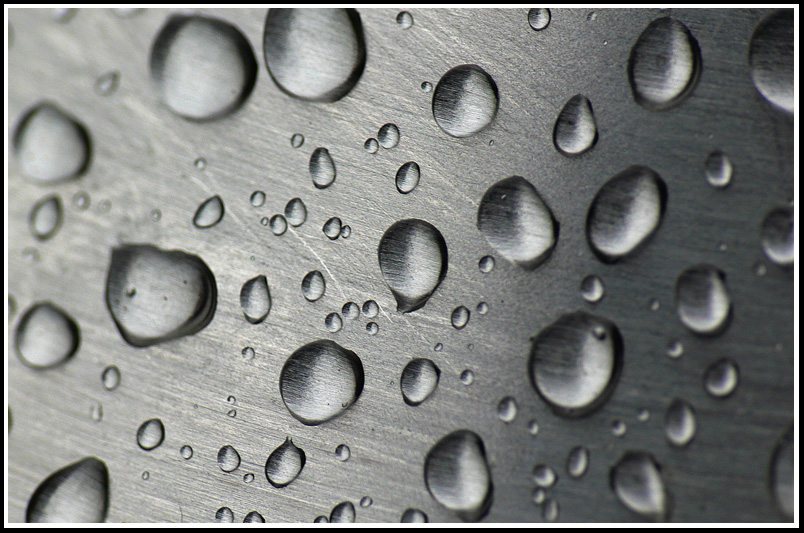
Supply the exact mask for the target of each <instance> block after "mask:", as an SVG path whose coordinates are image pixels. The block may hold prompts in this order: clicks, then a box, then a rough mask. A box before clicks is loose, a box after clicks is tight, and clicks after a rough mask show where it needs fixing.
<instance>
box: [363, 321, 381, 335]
mask: <svg viewBox="0 0 804 533" xmlns="http://www.w3.org/2000/svg"><path fill="white" fill-rule="evenodd" d="M379 331H380V326H379V325H378V324H377V323H376V322H369V323H368V324H366V332H367V333H368V334H369V335H376V334H377V332H379Z"/></svg>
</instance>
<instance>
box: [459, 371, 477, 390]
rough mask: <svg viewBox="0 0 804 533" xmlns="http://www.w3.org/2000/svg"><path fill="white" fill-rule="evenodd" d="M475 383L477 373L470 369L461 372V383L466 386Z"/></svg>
mask: <svg viewBox="0 0 804 533" xmlns="http://www.w3.org/2000/svg"><path fill="white" fill-rule="evenodd" d="M474 381H475V373H474V372H472V371H471V370H469V369H468V368H467V369H466V370H464V371H463V372H461V383H463V384H464V385H467V386H469V385H471V384H472V383H474Z"/></svg>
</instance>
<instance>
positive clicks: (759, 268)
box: [754, 261, 768, 278]
mask: <svg viewBox="0 0 804 533" xmlns="http://www.w3.org/2000/svg"><path fill="white" fill-rule="evenodd" d="M767 273H768V267H766V266H765V263H763V262H762V261H757V262H756V263H755V264H754V274H756V275H757V276H758V277H760V278H761V277H763V276H764V275H765V274H767Z"/></svg>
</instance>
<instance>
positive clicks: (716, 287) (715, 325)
mask: <svg viewBox="0 0 804 533" xmlns="http://www.w3.org/2000/svg"><path fill="white" fill-rule="evenodd" d="M676 311H677V312H678V318H679V319H680V320H681V323H682V324H684V325H685V326H686V327H687V328H689V329H690V330H691V331H693V332H695V333H698V334H701V335H715V334H718V333H720V332H722V331H723V330H724V329H725V328H726V326H727V325H728V323H729V318H730V316H731V297H730V296H729V290H728V287H727V286H726V275H725V274H724V273H723V272H722V271H721V270H720V269H718V268H717V267H714V266H711V265H697V266H693V267H690V268H688V269H687V270H685V271H684V272H682V273H681V274H680V275H679V276H678V279H677V280H676Z"/></svg>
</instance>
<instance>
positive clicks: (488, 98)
mask: <svg viewBox="0 0 804 533" xmlns="http://www.w3.org/2000/svg"><path fill="white" fill-rule="evenodd" d="M498 105H499V96H498V95H497V84H496V83H494V80H493V79H492V77H491V76H489V75H488V73H487V72H486V71H485V70H483V69H482V68H480V67H479V66H477V65H460V66H457V67H454V68H452V69H450V70H448V71H447V72H446V73H445V74H444V75H443V76H441V79H440V80H439V81H438V85H436V88H435V91H433V118H435V121H436V123H437V124H438V126H439V127H440V128H441V129H442V130H444V132H445V133H447V134H449V135H451V136H453V137H469V136H472V135H474V134H476V133H478V132H479V131H480V130H482V129H483V128H485V127H486V126H488V125H489V124H490V123H491V121H492V120H494V116H495V115H496V114H497V107H498Z"/></svg>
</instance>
